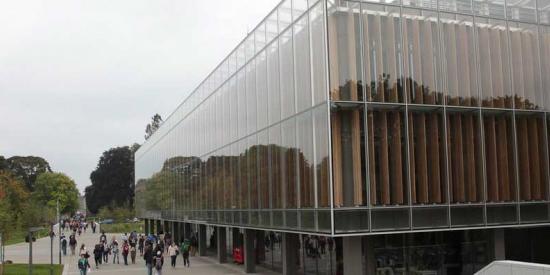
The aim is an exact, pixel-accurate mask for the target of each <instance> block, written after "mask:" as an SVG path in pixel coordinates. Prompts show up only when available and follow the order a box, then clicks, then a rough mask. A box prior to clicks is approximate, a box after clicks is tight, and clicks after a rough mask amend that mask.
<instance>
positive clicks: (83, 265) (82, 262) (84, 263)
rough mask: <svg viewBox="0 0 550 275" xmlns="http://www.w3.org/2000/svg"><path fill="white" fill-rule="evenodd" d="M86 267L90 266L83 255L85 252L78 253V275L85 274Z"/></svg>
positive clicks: (86, 271)
mask: <svg viewBox="0 0 550 275" xmlns="http://www.w3.org/2000/svg"><path fill="white" fill-rule="evenodd" d="M88 268H90V263H89V262H88V259H87V258H86V257H85V254H82V255H80V259H78V270H80V275H86V273H88Z"/></svg>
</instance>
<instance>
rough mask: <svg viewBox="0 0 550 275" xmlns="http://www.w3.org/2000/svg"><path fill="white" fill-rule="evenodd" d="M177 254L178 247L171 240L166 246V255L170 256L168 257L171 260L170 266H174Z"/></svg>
mask: <svg viewBox="0 0 550 275" xmlns="http://www.w3.org/2000/svg"><path fill="white" fill-rule="evenodd" d="M178 254H179V247H178V245H177V244H176V243H174V242H173V243H172V244H170V246H169V247H168V255H169V256H170V259H171V260H172V261H171V263H170V264H171V266H172V268H175V267H176V259H177V258H178Z"/></svg>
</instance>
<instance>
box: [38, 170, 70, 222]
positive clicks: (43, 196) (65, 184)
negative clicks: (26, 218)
mask: <svg viewBox="0 0 550 275" xmlns="http://www.w3.org/2000/svg"><path fill="white" fill-rule="evenodd" d="M32 196H33V198H34V199H35V201H36V202H37V203H39V204H40V205H45V206H47V207H49V208H50V209H55V207H56V205H57V200H59V210H60V211H61V213H68V214H73V213H74V212H76V211H77V210H78V207H79V201H78V199H79V193H78V189H77V188H76V184H75V183H74V181H73V180H72V179H71V178H69V177H68V176H67V175H65V174H63V173H43V174H41V175H40V176H38V178H37V179H36V182H35V187H34V192H33V194H32Z"/></svg>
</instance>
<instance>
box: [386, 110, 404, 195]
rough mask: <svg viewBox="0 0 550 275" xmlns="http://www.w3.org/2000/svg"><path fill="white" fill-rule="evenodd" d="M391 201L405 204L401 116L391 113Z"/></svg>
mask: <svg viewBox="0 0 550 275" xmlns="http://www.w3.org/2000/svg"><path fill="white" fill-rule="evenodd" d="M389 117H390V123H391V125H390V128H391V137H392V140H391V147H390V155H391V201H392V203H393V204H403V201H404V200H403V173H402V171H403V169H402V168H403V161H402V155H401V123H402V121H401V116H400V114H399V113H398V112H391V113H390V114H389Z"/></svg>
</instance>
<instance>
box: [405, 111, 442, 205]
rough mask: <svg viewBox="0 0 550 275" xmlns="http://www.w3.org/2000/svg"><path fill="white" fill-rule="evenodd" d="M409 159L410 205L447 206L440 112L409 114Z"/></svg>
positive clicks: (412, 112) (413, 112)
mask: <svg viewBox="0 0 550 275" xmlns="http://www.w3.org/2000/svg"><path fill="white" fill-rule="evenodd" d="M408 119H409V143H410V144H409V150H410V152H409V155H410V156H411V158H410V177H411V199H412V203H413V204H433V203H444V202H446V197H447V196H446V194H447V186H446V184H445V183H446V177H445V171H446V169H445V167H446V164H445V160H446V158H445V132H444V124H443V123H444V121H443V112H442V111H441V110H437V109H418V110H413V111H410V112H409V116H408Z"/></svg>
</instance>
